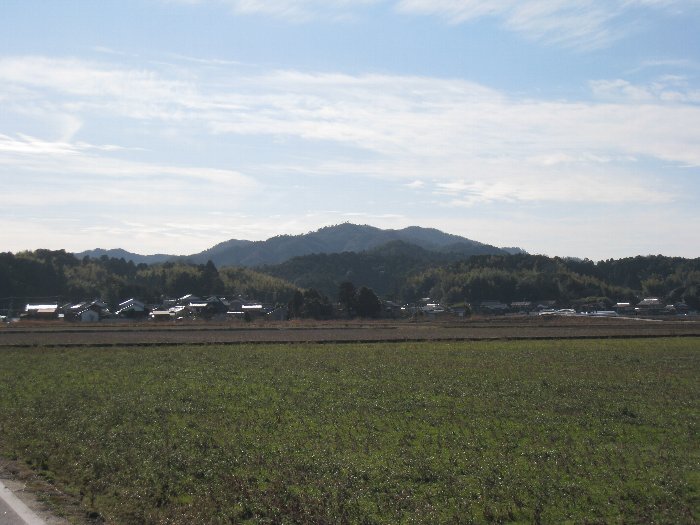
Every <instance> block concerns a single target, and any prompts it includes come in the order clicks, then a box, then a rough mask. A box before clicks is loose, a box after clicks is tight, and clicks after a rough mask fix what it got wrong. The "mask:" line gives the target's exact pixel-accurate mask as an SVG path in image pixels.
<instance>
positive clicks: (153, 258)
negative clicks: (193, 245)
mask: <svg viewBox="0 0 700 525" xmlns="http://www.w3.org/2000/svg"><path fill="white" fill-rule="evenodd" d="M74 255H75V256H76V257H77V258H78V259H82V258H84V257H89V258H91V259H99V258H100V257H102V256H105V255H106V256H107V257H109V258H111V259H124V260H125V261H127V262H129V261H133V263H134V264H141V263H145V264H158V263H162V262H166V261H171V260H173V259H175V258H177V256H176V255H166V254H163V253H157V254H154V255H139V254H138V253H132V252H128V251H126V250H122V249H121V248H114V249H111V250H105V249H103V248H95V249H94V250H86V251H84V252H80V253H76V254H74Z"/></svg>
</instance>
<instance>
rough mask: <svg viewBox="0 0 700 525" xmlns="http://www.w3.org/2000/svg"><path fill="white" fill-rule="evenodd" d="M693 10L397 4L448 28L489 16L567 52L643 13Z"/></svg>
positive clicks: (654, 4)
mask: <svg viewBox="0 0 700 525" xmlns="http://www.w3.org/2000/svg"><path fill="white" fill-rule="evenodd" d="M693 7H697V2H695V1H694V0H658V1H655V0H577V1H572V0H503V1H499V2H487V1H484V0H399V1H398V3H397V8H398V9H399V10H400V11H402V12H405V13H413V14H422V15H436V16H440V17H442V18H444V19H445V20H446V21H447V22H449V23H452V24H459V23H463V22H469V21H473V20H476V19H479V18H484V17H491V18H494V19H497V20H500V21H501V22H502V23H503V27H504V28H506V29H509V30H512V31H515V32H517V33H522V34H524V35H526V36H527V37H529V38H533V39H536V40H542V41H545V42H550V43H559V44H563V45H566V46H569V47H576V48H583V49H592V48H599V47H604V46H607V45H608V44H610V43H611V42H613V41H615V40H617V39H619V38H621V37H623V36H625V35H626V34H627V32H628V31H629V30H630V29H632V27H633V25H634V24H630V23H629V22H622V20H621V19H622V16H623V15H627V16H630V15H631V17H632V19H633V20H634V18H635V15H637V16H639V17H642V16H643V15H644V14H645V13H644V12H643V10H644V9H657V10H660V9H663V10H665V11H669V12H672V13H676V14H677V13H679V12H681V11H682V10H683V9H690V8H693Z"/></svg>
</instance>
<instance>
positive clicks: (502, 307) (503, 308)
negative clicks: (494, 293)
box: [479, 301, 509, 315]
mask: <svg viewBox="0 0 700 525" xmlns="http://www.w3.org/2000/svg"><path fill="white" fill-rule="evenodd" d="M508 309H509V308H508V305H507V304H504V303H502V302H501V301H483V302H482V303H481V304H480V305H479V311H480V312H482V313H485V314H497V315H504V314H505V313H506V312H507V311H508Z"/></svg>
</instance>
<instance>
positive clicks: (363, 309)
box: [357, 286, 382, 318]
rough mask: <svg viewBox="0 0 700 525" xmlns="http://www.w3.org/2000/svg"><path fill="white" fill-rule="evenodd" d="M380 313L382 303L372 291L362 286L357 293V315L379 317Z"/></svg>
mask: <svg viewBox="0 0 700 525" xmlns="http://www.w3.org/2000/svg"><path fill="white" fill-rule="evenodd" d="M381 311H382V303H381V301H380V300H379V297H377V294H375V293H374V292H373V291H372V290H370V289H369V288H367V287H366V286H363V287H362V288H360V291H359V292H358V293H357V313H358V314H359V315H360V317H370V318H376V317H379V314H380V313H381Z"/></svg>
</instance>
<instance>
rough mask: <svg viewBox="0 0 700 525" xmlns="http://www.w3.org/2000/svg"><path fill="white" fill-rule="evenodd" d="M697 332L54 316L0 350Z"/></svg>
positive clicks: (588, 320) (602, 323)
mask: <svg viewBox="0 0 700 525" xmlns="http://www.w3.org/2000/svg"><path fill="white" fill-rule="evenodd" d="M670 336H679V337H688V336H697V337H700V320H698V319H697V318H688V320H679V319H674V318H668V319H665V320H649V319H633V318H593V317H554V316H533V317H527V316H523V317H491V318H474V319H468V320H451V321H446V322H443V321H433V322H417V323H416V322H409V321H408V320H386V321H347V322H344V321H325V322H324V321H318V322H316V321H306V320H305V321H303V322H295V321H292V322H278V323H275V322H261V323H260V324H257V323H251V324H244V323H240V322H238V323H222V324H217V323H210V322H189V323H187V322H186V323H162V324H161V323H140V324H110V323H100V324H79V323H78V324H74V323H65V322H60V321H54V322H44V323H32V322H26V323H18V324H10V325H5V326H4V327H3V326H0V347H3V346H4V347H31V346H54V347H62V346H120V345H153V344H162V345H179V344H190V345H195V344H227V343H258V344H260V343H263V344H264V343H307V342H315V343H334V342H373V341H377V342H380V341H395V342H408V341H474V340H496V339H564V338H573V339H575V338H601V337H611V338H628V337H670Z"/></svg>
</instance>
